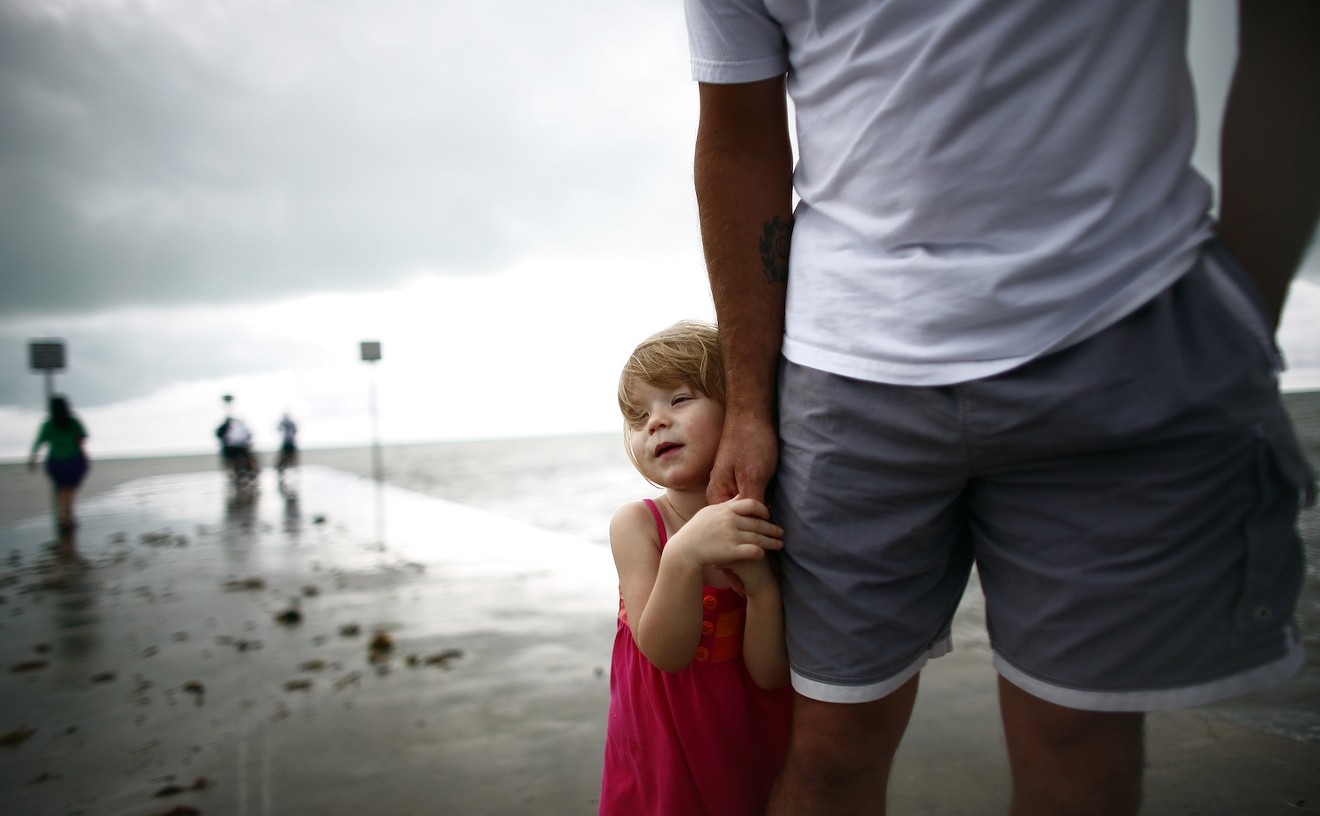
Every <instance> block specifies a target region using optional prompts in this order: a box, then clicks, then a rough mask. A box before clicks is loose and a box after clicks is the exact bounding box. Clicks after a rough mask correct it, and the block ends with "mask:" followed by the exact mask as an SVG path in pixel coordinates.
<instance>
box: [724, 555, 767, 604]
mask: <svg viewBox="0 0 1320 816" xmlns="http://www.w3.org/2000/svg"><path fill="white" fill-rule="evenodd" d="M723 572H724V575H725V577H727V578H728V579H729V584H730V585H731V586H732V587H733V588H734V589H736V590H737V591H738V593H739V594H741V595H742V596H744V597H748V598H750V597H753V596H755V595H759V594H760V593H761V592H763V591H765V588H766V587H767V586H770V585H771V584H776V583H777V579H776V578H775V572H774V570H773V569H771V568H770V562H769V561H767V560H766V559H764V558H761V559H757V560H755V561H738V562H736V563H733V564H725V565H724V568H723Z"/></svg>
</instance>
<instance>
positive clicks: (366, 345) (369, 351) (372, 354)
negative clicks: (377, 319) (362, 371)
mask: <svg viewBox="0 0 1320 816" xmlns="http://www.w3.org/2000/svg"><path fill="white" fill-rule="evenodd" d="M362 359H363V360H366V361H367V362H369V363H370V362H375V361H376V360H379V359H380V343H379V342H378V341H376V340H363V341H362Z"/></svg>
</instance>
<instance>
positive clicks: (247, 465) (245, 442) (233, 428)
mask: <svg viewBox="0 0 1320 816" xmlns="http://www.w3.org/2000/svg"><path fill="white" fill-rule="evenodd" d="M215 435H216V436H217V437H219V439H220V457H221V459H222V460H223V461H224V465H225V469H226V470H228V471H229V473H230V475H231V476H235V477H236V476H237V475H238V474H239V473H240V472H243V471H244V470H247V469H251V470H255V468H256V457H255V456H254V455H253V453H252V431H251V429H249V428H248V426H247V423H246V422H244V421H243V420H242V419H240V418H238V417H236V416H229V417H225V421H224V422H222V423H220V427H218V428H216V429H215Z"/></svg>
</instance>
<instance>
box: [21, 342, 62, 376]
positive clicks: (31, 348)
mask: <svg viewBox="0 0 1320 816" xmlns="http://www.w3.org/2000/svg"><path fill="white" fill-rule="evenodd" d="M28 365H29V366H31V367H32V369H33V370H34V371H58V370H60V369H62V368H64V341H63V340H33V341H32V342H30V343H28Z"/></svg>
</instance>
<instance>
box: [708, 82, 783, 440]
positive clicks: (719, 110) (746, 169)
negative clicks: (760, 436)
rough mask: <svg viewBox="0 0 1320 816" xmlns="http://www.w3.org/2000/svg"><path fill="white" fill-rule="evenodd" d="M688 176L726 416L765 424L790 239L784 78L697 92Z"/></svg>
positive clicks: (780, 330)
mask: <svg viewBox="0 0 1320 816" xmlns="http://www.w3.org/2000/svg"><path fill="white" fill-rule="evenodd" d="M701 101H702V105H701V110H702V117H701V124H700V127H699V128H698V133H697V150H696V159H695V168H694V169H695V175H696V190H697V203H698V206H699V208H700V216H701V237H702V245H703V248H704V250H705V255H706V268H707V271H708V274H709V276H710V286H711V295H712V297H713V298H714V301H715V312H716V317H717V320H718V322H719V327H720V343H721V346H722V348H723V354H724V363H725V374H726V387H727V391H728V394H727V396H728V410H729V412H730V413H731V414H737V415H743V416H748V415H750V416H757V417H761V418H769V417H770V416H772V415H773V406H774V381H775V372H776V368H777V364H778V358H779V347H780V344H781V342H782V338H783V330H784V301H785V293H786V287H787V281H788V246H789V238H790V234H791V231H792V219H793V216H792V175H793V155H792V148H791V145H790V143H789V139H788V122H787V112H786V103H785V100H784V90H783V79H782V78H778V79H776V80H772V81H768V82H764V83H751V84H748V85H739V86H706V85H703V86H702V88H701Z"/></svg>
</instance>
